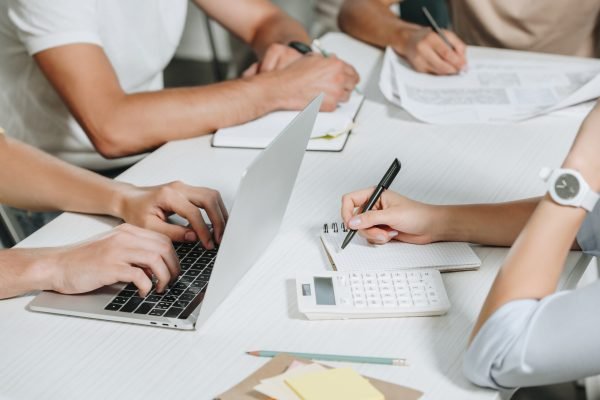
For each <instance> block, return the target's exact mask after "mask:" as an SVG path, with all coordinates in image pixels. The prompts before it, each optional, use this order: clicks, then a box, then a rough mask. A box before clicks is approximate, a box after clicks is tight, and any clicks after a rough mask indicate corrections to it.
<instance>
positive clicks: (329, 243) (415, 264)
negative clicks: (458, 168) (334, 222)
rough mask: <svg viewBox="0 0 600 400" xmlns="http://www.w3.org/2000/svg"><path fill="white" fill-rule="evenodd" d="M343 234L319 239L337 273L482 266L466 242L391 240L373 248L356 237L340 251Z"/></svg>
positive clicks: (326, 234) (329, 235) (322, 236)
mask: <svg viewBox="0 0 600 400" xmlns="http://www.w3.org/2000/svg"><path fill="white" fill-rule="evenodd" d="M345 236H346V232H340V233H324V234H322V235H321V239H322V241H323V244H324V245H325V248H326V249H327V252H328V253H329V255H330V256H331V259H332V260H333V262H334V264H335V267H336V269H337V270H338V271H351V270H353V271H356V270H363V271H369V270H382V269H407V268H428V267H435V268H438V269H448V270H453V269H456V270H459V269H460V270H462V269H475V268H477V267H479V266H480V265H481V261H480V260H479V257H477V255H476V254H475V252H474V251H473V249H471V247H470V246H469V245H468V244H467V243H450V242H444V243H432V244H427V245H415V244H408V243H401V242H398V241H392V242H389V243H387V244H385V245H374V244H370V243H369V242H367V240H366V239H364V238H363V237H361V236H359V235H356V236H354V239H352V242H350V244H349V245H348V246H347V247H346V248H345V249H344V250H341V245H342V242H343V241H344V238H345Z"/></svg>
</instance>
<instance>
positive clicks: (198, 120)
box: [86, 76, 282, 158]
mask: <svg viewBox="0 0 600 400" xmlns="http://www.w3.org/2000/svg"><path fill="white" fill-rule="evenodd" d="M270 79H271V78H270V77H265V76H256V77H252V78H244V79H238V80H234V81H228V82H221V83H216V84H212V85H207V86H203V87H195V88H176V89H166V90H161V91H158V92H145V93H138V94H130V95H123V96H122V97H121V98H120V100H118V101H117V102H116V103H115V104H114V105H113V106H112V112H111V113H110V115H107V117H106V124H105V126H103V127H98V128H97V129H94V127H92V126H88V127H86V131H87V132H88V134H89V135H90V137H91V139H92V142H93V143H94V145H95V146H96V148H97V149H98V151H100V153H102V154H103V155H104V156H105V157H108V158H115V157H121V156H125V155H131V154H136V153H141V152H144V151H148V150H151V149H154V148H156V147H159V146H161V145H163V144H164V143H166V142H168V141H171V140H179V139H187V138H191V137H195V136H199V135H203V134H208V133H211V132H214V131H215V130H217V129H219V128H224V127H228V126H232V125H237V124H240V123H243V122H246V121H250V120H253V119H255V118H257V117H259V116H261V115H263V114H266V113H268V112H270V111H273V110H275V109H277V108H279V107H280V101H281V100H282V99H280V98H279V97H277V96H275V95H274V93H273V92H274V89H275V88H276V87H277V85H275V84H273V83H271V82H269V80H270Z"/></svg>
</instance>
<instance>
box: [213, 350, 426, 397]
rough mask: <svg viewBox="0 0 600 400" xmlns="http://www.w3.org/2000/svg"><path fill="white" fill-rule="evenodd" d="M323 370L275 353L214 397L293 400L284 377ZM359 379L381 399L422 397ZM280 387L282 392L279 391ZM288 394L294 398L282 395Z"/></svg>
mask: <svg viewBox="0 0 600 400" xmlns="http://www.w3.org/2000/svg"><path fill="white" fill-rule="evenodd" d="M299 368H303V369H299ZM304 368H305V369H304ZM325 370H329V368H328V367H324V366H322V365H320V364H316V363H312V362H311V361H309V360H305V359H296V358H294V357H292V356H289V355H287V354H279V355H278V356H276V357H275V358H273V359H272V360H270V361H269V362H267V363H266V364H264V365H263V366H262V367H261V368H259V369H258V370H257V371H256V372H254V373H253V374H252V375H250V376H248V377H247V378H245V379H244V380H243V381H241V382H240V383H238V384H237V385H235V386H234V387H233V388H231V389H229V390H228V391H227V392H225V393H222V394H220V395H218V396H216V399H217V400H258V399H267V398H271V399H273V398H275V399H280V400H282V399H283V400H285V399H286V398H292V399H294V400H297V399H298V398H299V397H298V396H299V394H298V393H296V392H295V389H294V388H292V386H290V385H289V384H288V383H289V382H286V379H287V378H292V377H299V376H301V375H303V374H304V375H305V374H308V373H312V372H322V371H325ZM338 374H339V375H338ZM346 374H348V372H342V373H341V374H340V373H339V372H338V373H336V374H335V376H334V377H333V378H334V379H336V380H337V379H339V378H340V375H341V378H342V380H343V381H344V382H346V381H347V379H346V377H347V375H346ZM321 378H322V376H321V377H317V379H321ZM355 378H356V377H355V376H353V377H352V378H348V381H350V380H351V381H352V382H353V383H354V382H356V380H355ZM359 378H361V379H362V381H358V382H359V385H361V387H363V386H364V384H365V383H367V384H369V385H371V386H372V387H374V388H375V389H376V390H377V391H378V392H380V393H381V394H382V395H383V396H384V398H385V399H402V400H417V399H419V398H420V397H421V396H423V393H422V392H420V391H418V390H414V389H411V388H407V387H404V386H400V385H396V384H393V383H390V382H384V381H380V380H378V379H374V378H368V379H367V378H364V377H360V376H359ZM312 382H314V381H313V380H312V378H311V379H310V382H309V383H312ZM282 385H283V386H282ZM292 385H294V383H292ZM302 385H303V383H300V386H302ZM272 386H277V389H275V388H273V387H272ZM254 388H256V389H254ZM282 388H283V389H282ZM259 390H260V391H259ZM262 390H265V392H264V393H263V392H262ZM271 390H277V392H275V391H273V392H271ZM280 390H282V391H281V392H280ZM361 390H362V389H361ZM266 391H268V393H271V394H272V395H273V396H279V397H273V396H271V395H269V394H266V393H267V392H266ZM290 395H291V396H295V397H285V396H290ZM327 399H328V400H332V398H331V397H328V398H327ZM349 399H352V397H348V398H344V400H349Z"/></svg>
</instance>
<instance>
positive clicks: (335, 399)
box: [254, 364, 384, 400]
mask: <svg viewBox="0 0 600 400" xmlns="http://www.w3.org/2000/svg"><path fill="white" fill-rule="evenodd" d="M254 390H256V391H257V392H259V393H262V394H264V395H265V396H269V397H270V398H273V399H277V400H384V396H383V394H382V393H381V392H380V391H378V390H377V389H376V388H375V387H373V385H371V383H370V382H369V381H368V380H367V379H365V378H363V377H362V376H360V375H359V374H358V373H357V372H356V371H354V370H353V369H352V368H338V369H328V368H325V367H323V366H322V365H319V364H300V365H296V366H295V367H293V368H292V367H291V368H290V369H288V371H286V372H285V373H283V374H281V375H277V376H274V377H272V378H268V379H263V380H261V383H260V384H259V385H257V386H255V387H254Z"/></svg>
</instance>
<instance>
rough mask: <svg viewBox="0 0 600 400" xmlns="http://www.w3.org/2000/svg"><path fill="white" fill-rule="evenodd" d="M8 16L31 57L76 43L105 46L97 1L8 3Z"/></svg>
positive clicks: (12, 0) (25, 0) (17, 0)
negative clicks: (101, 34) (100, 29)
mask: <svg viewBox="0 0 600 400" xmlns="http://www.w3.org/2000/svg"><path fill="white" fill-rule="evenodd" d="M6 1H7V2H8V4H9V5H8V16H9V18H10V20H11V22H12V24H13V25H14V27H15V29H16V32H17V35H18V36H19V39H20V40H21V42H22V43H23V44H24V45H25V47H26V48H27V52H28V53H29V54H30V55H34V54H36V53H39V52H41V51H43V50H47V49H50V48H53V47H58V46H63V45H67V44H73V43H91V44H97V45H101V41H100V35H99V31H98V21H97V0H50V1H48V0H6Z"/></svg>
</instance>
